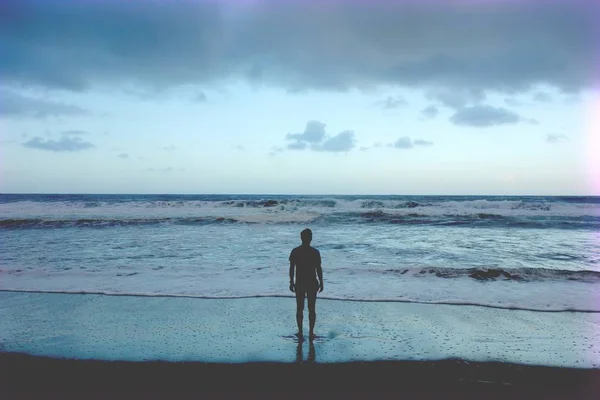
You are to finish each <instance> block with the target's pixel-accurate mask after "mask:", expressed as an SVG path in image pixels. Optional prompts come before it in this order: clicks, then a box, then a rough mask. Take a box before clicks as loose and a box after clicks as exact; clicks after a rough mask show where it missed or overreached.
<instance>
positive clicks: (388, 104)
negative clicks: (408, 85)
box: [375, 97, 408, 110]
mask: <svg viewBox="0 0 600 400" xmlns="http://www.w3.org/2000/svg"><path fill="white" fill-rule="evenodd" d="M375 105H376V106H377V107H381V108H383V109H386V110H391V109H394V108H400V107H405V106H407V105H408V102H407V101H406V100H405V99H404V98H403V97H388V98H387V99H385V100H380V101H377V102H375Z"/></svg>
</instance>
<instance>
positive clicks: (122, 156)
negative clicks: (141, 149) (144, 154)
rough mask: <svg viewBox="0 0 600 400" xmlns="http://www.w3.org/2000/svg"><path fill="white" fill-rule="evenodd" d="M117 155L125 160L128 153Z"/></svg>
mask: <svg viewBox="0 0 600 400" xmlns="http://www.w3.org/2000/svg"><path fill="white" fill-rule="evenodd" d="M117 157H119V158H122V159H123V160H126V159H128V158H129V154H127V153H121V154H119V155H118V156H117Z"/></svg>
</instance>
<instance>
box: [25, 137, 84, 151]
mask: <svg viewBox="0 0 600 400" xmlns="http://www.w3.org/2000/svg"><path fill="white" fill-rule="evenodd" d="M23 146H25V147H29V148H31V149H39V150H47V151H55V152H73V151H81V150H86V149H91V148H93V147H95V146H94V145H93V144H92V143H90V142H85V141H83V140H81V138H78V137H74V138H72V137H63V138H61V139H60V140H46V139H43V138H41V137H39V136H36V137H34V138H33V139H30V140H28V141H27V142H25V143H23Z"/></svg>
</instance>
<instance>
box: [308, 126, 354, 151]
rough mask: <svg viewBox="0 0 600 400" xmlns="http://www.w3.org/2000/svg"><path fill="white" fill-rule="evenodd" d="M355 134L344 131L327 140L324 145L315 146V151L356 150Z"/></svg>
mask: <svg viewBox="0 0 600 400" xmlns="http://www.w3.org/2000/svg"><path fill="white" fill-rule="evenodd" d="M354 142H355V141H354V132H352V131H344V132H341V133H339V134H337V135H335V136H332V137H330V138H329V139H327V140H325V141H324V142H323V143H322V144H319V145H313V147H312V148H313V150H317V151H331V152H345V151H350V150H352V149H353V148H354V146H355V143H354Z"/></svg>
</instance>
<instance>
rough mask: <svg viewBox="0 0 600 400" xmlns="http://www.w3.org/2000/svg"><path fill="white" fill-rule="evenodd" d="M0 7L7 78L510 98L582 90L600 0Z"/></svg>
mask: <svg viewBox="0 0 600 400" xmlns="http://www.w3.org/2000/svg"><path fill="white" fill-rule="evenodd" d="M2 4H3V5H2V7H3V10H2V12H3V15H4V16H5V17H4V18H3V19H2V36H3V45H2V48H1V49H0V58H1V59H2V63H0V76H2V79H3V82H6V83H8V84H15V85H27V86H42V87H47V88H60V89H66V90H74V91H83V90H88V89H90V88H92V87H95V86H99V85H119V84H120V83H122V82H132V83H134V84H139V85H144V86H149V87H176V86H179V85H183V84H202V83H220V82H224V81H226V80H238V79H244V80H246V81H249V82H256V83H262V84H268V85H272V86H277V87H283V88H286V89H289V90H298V89H321V90H347V89H352V88H358V89H362V88H369V87H374V86H379V85H397V86H404V87H410V88H420V89H424V90H430V89H444V90H446V91H452V90H457V89H460V90H465V91H467V92H468V93H470V92H471V91H472V92H475V93H485V92H487V91H502V92H506V93H515V92H523V91H528V90H530V89H531V88H532V87H534V86H535V85H538V84H548V85H550V86H554V87H556V88H558V89H562V90H568V91H577V90H580V89H584V88H590V87H591V86H592V85H593V83H594V81H595V79H596V78H597V69H596V68H595V66H596V60H597V59H598V47H597V37H598V35H597V34H596V33H597V21H598V20H599V19H600V18H599V16H600V13H599V10H600V3H599V2H597V1H590V0H569V1H562V0H560V1H559V0H548V1H541V0H522V1H499V0H497V1H491V0H490V1H466V0H427V1H417V0H406V1H369V2H365V1H364V0H329V1H327V4H326V6H323V4H321V2H313V1H305V0H288V1H280V0H253V1H251V2H233V1H231V2H225V1H222V2H215V1H211V0H196V1H151V0H138V1H122V0H105V1H101V2H100V1H81V0H61V1H60V2H56V1H46V0H19V1H17V0H13V1H4V2H3V3H2ZM73 60H77V62H73ZM447 103H448V104H454V106H453V107H456V106H457V104H458V103H461V102H456V101H450V102H447ZM464 105H466V104H463V106H464Z"/></svg>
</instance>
